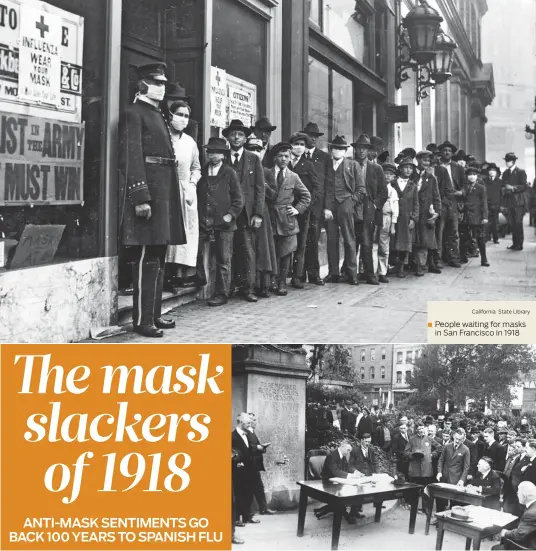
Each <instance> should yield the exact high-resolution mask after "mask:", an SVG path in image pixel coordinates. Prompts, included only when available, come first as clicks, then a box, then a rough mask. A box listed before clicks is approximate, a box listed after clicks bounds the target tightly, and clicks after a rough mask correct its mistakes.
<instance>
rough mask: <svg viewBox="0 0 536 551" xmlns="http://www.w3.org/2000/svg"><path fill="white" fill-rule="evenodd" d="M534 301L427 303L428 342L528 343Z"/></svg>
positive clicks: (535, 315) (535, 326)
mask: <svg viewBox="0 0 536 551" xmlns="http://www.w3.org/2000/svg"><path fill="white" fill-rule="evenodd" d="M534 335H536V301H529V302H527V301H519V302H516V301H504V302H499V301H457V302H455V301H437V302H429V303H428V342H429V343H431V344H449V343H450V344H472V343H478V344H503V343H504V344H532V343H533V342H534Z"/></svg>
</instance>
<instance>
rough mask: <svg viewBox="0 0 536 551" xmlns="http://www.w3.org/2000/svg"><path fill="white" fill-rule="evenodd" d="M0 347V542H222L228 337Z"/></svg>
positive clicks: (202, 545) (225, 529)
mask: <svg viewBox="0 0 536 551" xmlns="http://www.w3.org/2000/svg"><path fill="white" fill-rule="evenodd" d="M0 353H1V360H2V371H1V392H2V396H1V397H2V403H1V418H0V422H1V429H2V434H1V444H2V467H1V498H2V512H1V541H0V548H1V549H3V550H4V551H6V550H16V549H40V550H43V549H50V550H55V549H65V550H67V549H69V550H73V549H88V550H93V549H94V550H97V549H98V550H117V549H147V550H159V549H230V548H231V522H230V519H231V472H230V471H231V442H230V438H229V434H230V432H231V417H230V411H231V346H227V345H144V346H136V345H134V346H132V345H121V344H119V345H109V346H95V345H91V344H88V345H26V346H24V345H2V347H1V348H0ZM225 412H229V413H225Z"/></svg>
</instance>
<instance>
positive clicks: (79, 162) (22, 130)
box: [0, 112, 85, 205]
mask: <svg viewBox="0 0 536 551" xmlns="http://www.w3.org/2000/svg"><path fill="white" fill-rule="evenodd" d="M84 139H85V125H84V123H69V122H55V121H52V120H50V119H43V118H38V117H32V116H28V115H15V114H11V113H2V112H0V205H37V204H48V205H67V204H71V205H73V204H80V203H82V201H83V198H84V170H83V166H84Z"/></svg>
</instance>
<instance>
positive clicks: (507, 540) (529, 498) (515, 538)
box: [492, 480, 536, 550]
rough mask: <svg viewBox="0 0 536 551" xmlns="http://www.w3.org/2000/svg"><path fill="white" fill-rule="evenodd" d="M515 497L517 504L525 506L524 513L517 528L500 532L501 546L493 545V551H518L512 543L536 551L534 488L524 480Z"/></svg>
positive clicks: (535, 498)
mask: <svg viewBox="0 0 536 551" xmlns="http://www.w3.org/2000/svg"><path fill="white" fill-rule="evenodd" d="M517 497H518V498H519V503H520V504H521V505H524V506H525V512H524V513H523V515H522V516H521V518H520V519H519V524H518V526H517V528H515V529H514V530H502V531H501V538H502V540H501V544H500V545H494V546H493V547H492V549H493V550H497V549H518V547H515V546H514V545H512V542H514V543H515V544H517V545H520V546H522V547H525V548H526V549H536V486H535V485H534V484H533V483H532V482H528V481H526V480H525V481H523V482H521V484H520V485H519V488H518V489H517Z"/></svg>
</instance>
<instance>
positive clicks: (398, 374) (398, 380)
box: [396, 371, 402, 383]
mask: <svg viewBox="0 0 536 551" xmlns="http://www.w3.org/2000/svg"><path fill="white" fill-rule="evenodd" d="M396 382H397V383H401V382H402V371H397V372H396Z"/></svg>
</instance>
